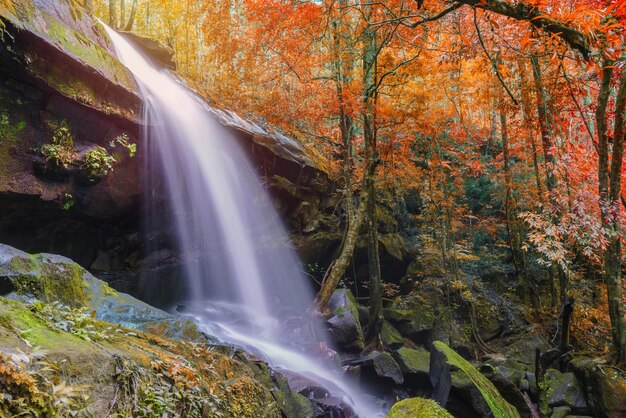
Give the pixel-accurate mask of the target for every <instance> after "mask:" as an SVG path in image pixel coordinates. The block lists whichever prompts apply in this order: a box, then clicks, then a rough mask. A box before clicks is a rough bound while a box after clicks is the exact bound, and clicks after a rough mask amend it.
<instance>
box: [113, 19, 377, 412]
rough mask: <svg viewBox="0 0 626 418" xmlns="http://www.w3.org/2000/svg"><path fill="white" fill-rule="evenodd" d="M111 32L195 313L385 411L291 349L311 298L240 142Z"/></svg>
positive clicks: (248, 345) (360, 403)
mask: <svg viewBox="0 0 626 418" xmlns="http://www.w3.org/2000/svg"><path fill="white" fill-rule="evenodd" d="M104 26H105V28H106V30H107V32H108V34H109V36H110V38H111V40H112V42H113V45H114V46H115V49H116V52H117V55H118V58H119V59H120V61H121V62H122V63H123V64H124V65H126V66H127V67H128V68H129V70H130V71H131V73H132V74H133V75H134V77H135V79H136V81H137V84H138V86H139V88H140V92H141V95H142V96H143V99H144V102H145V105H144V107H145V118H146V121H145V132H144V135H145V138H143V139H144V141H143V143H144V144H146V146H147V147H150V149H151V150H152V151H151V152H149V154H151V155H148V160H149V161H152V162H156V163H157V164H158V166H159V169H160V171H161V172H162V173H163V175H162V177H163V179H164V182H165V183H166V184H165V185H166V189H167V193H168V196H169V199H168V200H169V201H170V202H171V205H172V210H173V219H174V222H175V227H176V228H175V229H176V234H177V238H178V245H179V248H180V250H181V253H182V254H185V255H186V256H187V259H186V260H185V263H184V264H185V268H186V272H185V273H186V275H187V277H188V283H189V285H190V289H189V291H190V295H191V296H192V298H193V302H194V303H193V304H191V305H190V306H191V314H192V315H193V316H195V317H196V318H197V319H198V320H199V321H200V322H201V323H204V324H205V326H206V329H207V330H209V331H210V332H211V333H212V334H213V335H216V336H217V337H218V338H221V339H222V340H223V341H225V342H227V343H230V344H233V345H237V346H240V347H242V348H244V349H246V350H247V351H251V352H253V353H255V354H257V355H259V356H261V357H263V358H264V359H266V360H267V361H268V362H269V363H270V364H272V365H273V366H275V367H277V368H282V369H285V370H288V371H293V372H297V373H300V374H303V375H306V376H307V377H308V378H309V379H311V380H313V381H316V382H317V383H318V384H320V385H321V386H323V387H325V388H326V389H328V390H331V391H335V395H339V396H343V397H344V400H345V401H346V402H347V403H348V404H349V405H351V407H352V408H353V409H354V410H355V412H356V413H357V414H358V415H359V416H361V417H373V416H378V415H380V412H379V411H377V410H376V408H372V407H370V406H368V405H366V402H365V401H364V400H362V399H361V398H360V394H359V393H357V392H356V391H354V390H353V388H351V387H349V385H347V384H346V383H345V382H343V381H342V380H341V377H340V375H339V374H338V373H337V372H336V371H335V370H332V369H331V368H330V367H328V366H324V365H323V364H321V363H320V361H316V360H315V359H314V358H313V356H311V355H310V354H307V353H306V350H301V351H298V349H297V348H294V347H292V346H293V345H299V346H300V348H301V349H302V348H305V347H303V344H302V342H303V341H305V340H306V338H305V337H303V335H302V334H306V332H304V331H305V330H306V329H307V326H306V325H304V326H300V327H299V328H300V334H297V333H296V334H294V330H293V329H292V328H294V327H293V326H287V325H286V323H287V322H288V320H291V319H296V318H306V317H307V315H306V312H305V311H306V308H307V307H308V306H309V305H310V304H311V302H312V300H313V294H312V291H311V289H310V288H309V286H308V282H307V280H306V278H305V277H304V275H303V273H302V272H301V270H300V267H299V263H298V259H297V256H296V255H295V253H294V251H293V250H292V249H291V247H290V243H289V239H288V236H287V234H286V232H285V230H284V228H283V226H282V224H281V221H280V219H279V217H278V215H277V213H276V211H275V209H274V208H273V205H272V203H271V201H270V199H269V197H268V195H267V193H266V192H265V190H264V189H263V188H262V186H261V184H260V181H259V179H258V178H257V175H256V173H255V172H254V169H253V167H252V166H251V164H250V162H249V161H248V160H247V157H246V155H245V154H244V153H243V151H242V150H241V149H240V148H239V146H238V144H237V142H236V140H235V138H234V137H233V136H232V134H231V133H229V132H228V131H227V130H226V129H224V128H223V127H222V126H221V125H219V124H218V123H217V122H216V121H215V120H214V119H213V118H212V117H211V115H210V114H209V112H208V111H207V108H206V107H205V105H204V104H203V103H202V101H201V100H199V99H198V98H197V97H196V96H195V95H194V94H192V93H191V92H190V91H189V90H187V89H186V88H185V87H184V86H183V85H182V84H181V83H180V82H179V81H177V80H176V79H175V78H174V77H172V76H171V75H169V74H168V73H167V72H166V71H164V70H159V69H157V68H155V67H154V66H153V65H152V64H151V63H150V62H149V60H147V59H146V58H145V57H143V56H142V54H141V53H140V52H138V51H137V50H136V49H135V47H134V46H133V45H132V44H130V43H129V42H128V41H126V40H125V39H124V38H123V37H122V36H120V35H119V34H118V33H117V32H115V31H114V30H112V29H110V28H108V27H107V26H106V25H104ZM148 174H150V173H148ZM308 329H312V330H315V329H316V326H315V324H313V325H311V324H309V326H308ZM315 333H316V332H315V331H313V332H312V334H315ZM318 338H320V337H319V335H318ZM294 340H298V341H297V342H298V344H293V341H294Z"/></svg>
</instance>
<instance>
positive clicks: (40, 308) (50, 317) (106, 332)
mask: <svg viewBox="0 0 626 418" xmlns="http://www.w3.org/2000/svg"><path fill="white" fill-rule="evenodd" d="M30 308H31V310H32V311H33V313H35V314H36V315H37V316H39V317H40V318H42V319H43V320H44V321H46V323H48V324H49V325H50V326H51V327H53V328H56V329H58V330H61V331H65V332H69V333H70V334H73V335H76V336H77V337H78V338H81V339H83V340H86V341H103V340H108V339H110V338H111V336H112V332H113V327H108V328H106V329H102V327H100V326H98V324H97V323H96V321H95V320H94V319H93V317H94V316H95V311H93V312H89V310H88V309H87V308H84V307H82V308H70V307H68V306H65V305H63V304H62V303H60V302H52V303H49V304H45V303H42V302H39V301H35V302H33V303H32V304H31V305H30Z"/></svg>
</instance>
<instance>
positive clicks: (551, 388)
mask: <svg viewBox="0 0 626 418" xmlns="http://www.w3.org/2000/svg"><path fill="white" fill-rule="evenodd" d="M545 385H546V388H547V389H546V398H547V401H548V405H549V406H551V407H555V406H568V407H570V408H571V410H572V412H576V413H580V412H582V413H586V412H587V411H588V410H589V408H588V406H587V400H586V398H585V391H584V390H583V387H582V385H581V384H580V382H579V381H578V379H576V376H575V375H574V373H572V372H567V373H561V372H559V371H558V370H555V369H548V370H546V374H545Z"/></svg>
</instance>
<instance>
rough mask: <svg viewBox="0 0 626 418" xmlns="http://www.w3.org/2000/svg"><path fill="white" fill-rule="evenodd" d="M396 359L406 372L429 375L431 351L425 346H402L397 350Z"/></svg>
mask: <svg viewBox="0 0 626 418" xmlns="http://www.w3.org/2000/svg"><path fill="white" fill-rule="evenodd" d="M396 359H397V360H398V364H400V367H401V368H402V371H403V372H404V373H405V374H415V375H424V376H427V375H428V370H429V368H430V353H429V352H428V350H426V349H424V348H421V347H420V348H417V349H413V348H407V347H402V348H400V349H398V350H397V351H396Z"/></svg>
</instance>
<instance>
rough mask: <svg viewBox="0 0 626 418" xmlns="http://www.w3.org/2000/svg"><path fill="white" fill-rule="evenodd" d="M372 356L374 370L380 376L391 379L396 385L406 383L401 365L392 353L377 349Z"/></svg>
mask: <svg viewBox="0 0 626 418" xmlns="http://www.w3.org/2000/svg"><path fill="white" fill-rule="evenodd" d="M370 357H371V358H372V361H373V364H374V370H375V371H376V374H377V375H378V376H379V377H382V378H388V379H391V380H392V381H393V383H395V384H396V385H400V384H402V383H404V377H403V376H402V371H401V370H400V366H398V363H396V361H395V360H394V359H393V357H392V356H391V354H389V353H386V352H382V353H379V352H377V351H375V352H373V353H372V354H371V355H370Z"/></svg>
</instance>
